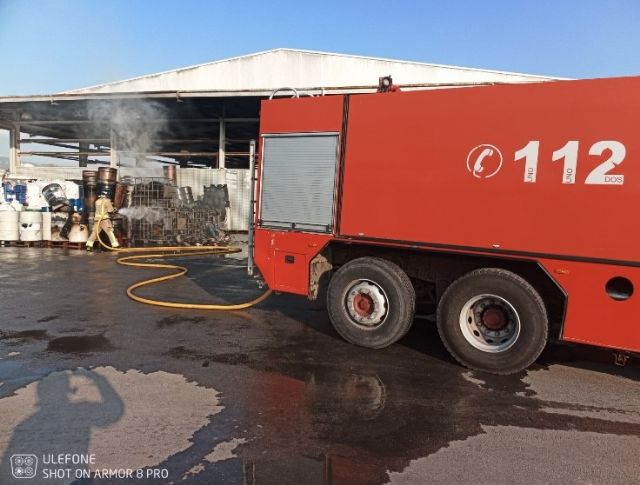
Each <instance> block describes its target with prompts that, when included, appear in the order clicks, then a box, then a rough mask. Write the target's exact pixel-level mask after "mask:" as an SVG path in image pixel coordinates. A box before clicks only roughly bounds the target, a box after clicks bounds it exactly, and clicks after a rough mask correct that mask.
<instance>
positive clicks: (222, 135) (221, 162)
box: [218, 118, 227, 168]
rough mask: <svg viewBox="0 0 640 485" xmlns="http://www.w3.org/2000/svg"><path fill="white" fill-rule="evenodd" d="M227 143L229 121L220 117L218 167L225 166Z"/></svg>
mask: <svg viewBox="0 0 640 485" xmlns="http://www.w3.org/2000/svg"><path fill="white" fill-rule="evenodd" d="M226 143H227V122H226V121H225V120H224V118H220V131H219V133H218V168H224V167H225V162H226V160H225V148H226V147H225V145H226Z"/></svg>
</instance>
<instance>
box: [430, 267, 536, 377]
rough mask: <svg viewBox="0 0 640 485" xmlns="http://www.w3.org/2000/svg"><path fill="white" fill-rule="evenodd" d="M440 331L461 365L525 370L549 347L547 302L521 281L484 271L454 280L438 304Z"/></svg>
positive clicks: (495, 271)
mask: <svg viewBox="0 0 640 485" xmlns="http://www.w3.org/2000/svg"><path fill="white" fill-rule="evenodd" d="M437 320H438V332H439V333H440V338H442V341H443V343H444V345H445V347H447V350H448V351H449V353H451V355H452V356H453V357H454V358H455V359H456V360H457V361H458V362H460V363H461V364H462V365H464V366H466V367H469V368H471V369H475V370H480V371H485V372H490V373H493V374H513V373H515V372H519V371H521V370H523V369H526V368H527V367H528V366H529V365H531V364H532V363H533V361H535V360H536V358H537V357H538V356H539V355H540V353H541V352H542V350H543V349H544V346H545V344H546V342H547V335H548V321H547V312H546V309H545V305H544V302H543V301H542V298H541V297H540V295H539V294H538V293H537V292H536V290H535V289H534V288H533V287H532V286H531V285H530V284H529V283H527V281H525V280H524V279H522V278H521V277H520V276H518V275H516V274H514V273H512V272H510V271H506V270H503V269H497V268H483V269H478V270H476V271H472V272H471V273H468V274H466V275H465V276H463V277H461V278H459V279H458V280H456V281H454V282H453V283H452V284H451V286H449V288H447V290H446V291H445V292H444V294H443V295H442V298H441V299H440V303H439V304H438V315H437Z"/></svg>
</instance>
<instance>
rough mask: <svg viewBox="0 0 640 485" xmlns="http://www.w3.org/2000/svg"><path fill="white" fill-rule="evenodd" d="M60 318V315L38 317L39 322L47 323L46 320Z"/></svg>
mask: <svg viewBox="0 0 640 485" xmlns="http://www.w3.org/2000/svg"><path fill="white" fill-rule="evenodd" d="M58 318H60V315H50V316H48V317H43V318H40V319H38V323H46V322H50V321H52V320H57V319H58Z"/></svg>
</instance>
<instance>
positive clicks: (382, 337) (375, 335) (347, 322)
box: [327, 258, 416, 349]
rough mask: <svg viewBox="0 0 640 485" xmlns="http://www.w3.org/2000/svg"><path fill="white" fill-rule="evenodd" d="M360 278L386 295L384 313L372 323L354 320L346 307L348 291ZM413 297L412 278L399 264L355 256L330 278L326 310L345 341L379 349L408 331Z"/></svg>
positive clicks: (412, 312) (411, 321)
mask: <svg viewBox="0 0 640 485" xmlns="http://www.w3.org/2000/svg"><path fill="white" fill-rule="evenodd" d="M361 280H366V281H368V282H373V283H374V284H375V285H377V286H378V287H379V288H380V289H381V290H382V291H383V293H384V295H385V296H386V302H387V305H386V312H385V316H384V318H383V319H382V321H381V322H380V323H379V324H376V325H375V326H372V327H368V326H365V325H363V324H361V323H358V322H357V321H355V320H354V319H353V318H352V317H351V316H350V314H349V311H348V310H347V303H346V301H347V298H348V296H347V293H348V292H349V290H350V289H351V288H353V285H354V284H357V282H359V281H361ZM415 300H416V295H415V291H414V289H413V285H412V284H411V280H410V279H409V277H408V276H407V275H406V273H405V272H404V271H402V269H400V267H398V266H397V265H395V264H394V263H391V262H389V261H387V260H384V259H380V258H358V259H354V260H353V261H350V262H348V263H347V264H345V265H344V266H342V267H341V268H340V269H339V270H338V271H337V272H336V273H335V274H334V275H333V277H332V278H331V281H330V282H329V289H328V291H327V310H328V312H329V318H330V319H331V322H332V323H333V326H334V328H335V329H336V331H337V332H338V333H339V334H340V335H341V336H342V338H344V339H345V340H346V341H348V342H351V343H352V344H355V345H360V346H362V347H368V348H372V349H380V348H383V347H387V346H389V345H391V344H393V343H395V342H397V341H398V340H400V339H401V338H402V337H404V336H405V335H406V333H407V332H408V331H409V329H410V328H411V324H412V323H413V314H414V311H415Z"/></svg>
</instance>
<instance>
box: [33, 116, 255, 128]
mask: <svg viewBox="0 0 640 485" xmlns="http://www.w3.org/2000/svg"><path fill="white" fill-rule="evenodd" d="M221 119H222V118H153V119H144V120H142V122H143V123H172V122H177V123H186V122H191V123H219V122H220V121H221ZM224 121H226V122H227V123H258V122H259V121H260V118H224ZM110 122H111V121H110V120H25V122H24V124H25V126H30V125H34V126H37V125H76V124H82V123H89V124H95V125H106V124H109V123H110Z"/></svg>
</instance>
